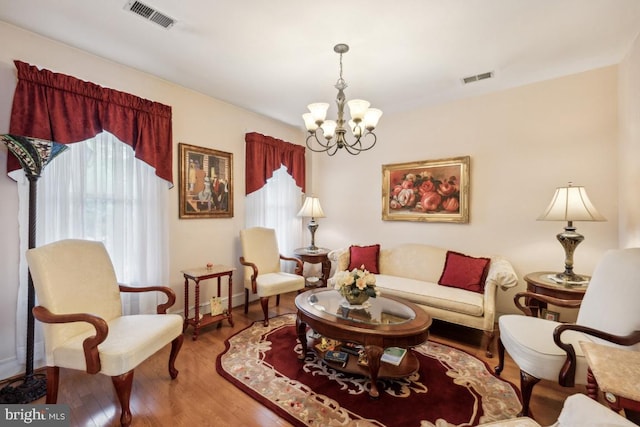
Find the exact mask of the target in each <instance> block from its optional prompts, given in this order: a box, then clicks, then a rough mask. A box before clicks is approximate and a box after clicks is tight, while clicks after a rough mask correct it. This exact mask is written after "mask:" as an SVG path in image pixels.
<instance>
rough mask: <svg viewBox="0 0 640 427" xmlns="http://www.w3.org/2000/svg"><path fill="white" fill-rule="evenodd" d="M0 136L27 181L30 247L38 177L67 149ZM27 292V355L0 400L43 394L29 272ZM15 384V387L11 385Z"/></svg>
mask: <svg viewBox="0 0 640 427" xmlns="http://www.w3.org/2000/svg"><path fill="white" fill-rule="evenodd" d="M0 139H2V142H4V143H5V144H6V145H7V148H8V149H9V151H10V152H11V153H12V154H13V155H14V156H16V158H17V159H18V161H19V162H20V166H22V169H23V170H24V174H25V176H26V177H27V179H28V180H29V249H31V248H34V247H35V246H36V218H37V215H36V206H37V194H38V193H37V188H38V178H40V174H41V173H42V170H43V169H44V167H45V166H46V165H47V164H48V163H49V162H50V161H51V160H53V158H54V157H56V156H57V155H58V154H60V153H62V152H63V151H64V150H66V149H67V147H66V146H64V145H62V144H58V143H57V142H52V141H46V140H43V139H37V138H28V137H24V136H16V135H9V134H5V135H0ZM27 292H28V294H27V355H26V369H25V375H24V378H23V379H22V380H21V381H22V383H21V384H19V385H15V384H16V383H17V382H18V381H15V382H12V383H11V384H9V385H7V386H5V387H4V388H2V389H1V390H0V403H18V404H19V403H29V402H33V401H34V400H36V399H39V398H40V397H42V396H44V395H45V394H46V392H47V383H46V378H45V377H44V375H35V374H34V372H33V353H34V351H33V350H34V349H33V347H34V338H35V337H34V335H35V333H34V332H35V320H34V318H33V313H32V312H31V310H32V309H33V307H34V305H35V299H36V298H35V290H34V289H33V281H32V279H31V273H29V279H28V291H27ZM14 385H15V386H14Z"/></svg>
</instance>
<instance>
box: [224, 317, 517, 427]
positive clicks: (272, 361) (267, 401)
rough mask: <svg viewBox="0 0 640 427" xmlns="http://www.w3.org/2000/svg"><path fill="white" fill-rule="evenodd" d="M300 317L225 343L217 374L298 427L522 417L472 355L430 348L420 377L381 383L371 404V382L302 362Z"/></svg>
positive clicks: (445, 425) (439, 424) (437, 424)
mask: <svg viewBox="0 0 640 427" xmlns="http://www.w3.org/2000/svg"><path fill="white" fill-rule="evenodd" d="M296 338H297V337H296V332H295V315H293V314H287V315H283V316H278V317H275V318H272V319H270V321H269V327H267V328H265V327H263V326H262V322H256V323H255V324H253V325H252V326H250V327H248V328H246V329H244V330H242V331H240V332H239V333H237V334H236V335H234V336H232V337H231V338H229V339H228V340H227V342H226V346H227V348H226V350H225V351H224V352H223V353H222V354H220V356H218V359H217V363H216V366H217V370H218V373H219V374H220V375H222V376H223V377H224V378H226V379H227V380H229V381H231V382H232V383H233V384H234V385H235V386H236V387H238V388H240V389H241V390H242V391H244V392H245V393H247V394H248V395H250V396H251V397H253V398H254V399H256V400H257V401H259V402H260V403H262V404H263V405H265V406H266V407H268V408H270V409H271V410H273V411H274V412H276V413H277V414H279V415H280V416H282V417H283V418H285V419H286V420H287V421H289V422H291V423H292V424H294V425H296V426H386V427H391V426H403V427H404V426H416V427H429V426H433V427H450V426H472V425H477V424H480V423H484V422H489V421H495V420H501V419H507V418H512V417H515V416H516V414H517V413H518V412H520V410H521V408H522V405H521V403H520V398H519V394H518V392H517V390H516V388H515V387H514V386H513V385H512V384H511V383H509V382H506V381H504V380H502V379H500V378H497V377H496V376H494V375H493V374H492V373H491V372H490V371H489V370H488V368H487V365H486V364H485V363H484V362H483V361H481V360H479V359H477V358H475V357H473V356H471V355H470V354H468V353H466V352H464V351H462V350H458V349H455V348H453V347H449V346H447V345H444V344H438V343H436V342H433V341H428V342H426V343H424V344H422V345H420V346H418V347H415V348H414V349H413V351H414V352H415V354H416V356H417V357H418V359H419V360H420V369H419V371H418V372H416V373H415V374H413V375H412V376H411V377H408V378H406V379H403V380H379V381H380V382H379V385H383V387H384V393H381V395H380V398H379V399H377V400H372V399H370V398H369V396H368V392H367V390H368V387H369V379H368V378H365V377H361V376H357V375H348V374H343V373H340V372H337V371H335V370H334V369H332V368H330V367H327V366H326V365H325V364H324V363H323V362H322V361H319V360H317V359H316V358H315V357H313V356H311V355H309V356H307V358H306V360H305V361H304V362H301V361H299V360H298V354H300V352H301V349H302V347H301V346H300V344H299V342H298V341H297V339H296Z"/></svg>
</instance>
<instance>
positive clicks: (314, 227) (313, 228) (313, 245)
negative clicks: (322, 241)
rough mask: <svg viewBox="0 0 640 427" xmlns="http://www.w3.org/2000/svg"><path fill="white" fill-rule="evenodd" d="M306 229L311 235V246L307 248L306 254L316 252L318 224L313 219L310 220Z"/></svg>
mask: <svg viewBox="0 0 640 427" xmlns="http://www.w3.org/2000/svg"><path fill="white" fill-rule="evenodd" d="M307 228H308V229H309V232H310V233H311V245H310V246H308V247H307V252H318V247H317V246H316V230H317V229H318V223H317V222H316V220H315V218H313V217H312V218H311V221H309V224H308V225H307Z"/></svg>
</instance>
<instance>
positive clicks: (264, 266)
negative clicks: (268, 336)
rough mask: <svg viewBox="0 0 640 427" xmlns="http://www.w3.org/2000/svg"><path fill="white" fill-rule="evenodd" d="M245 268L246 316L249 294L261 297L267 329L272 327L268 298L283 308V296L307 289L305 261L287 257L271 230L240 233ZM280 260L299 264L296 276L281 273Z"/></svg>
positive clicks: (256, 229) (248, 230) (243, 231)
mask: <svg viewBox="0 0 640 427" xmlns="http://www.w3.org/2000/svg"><path fill="white" fill-rule="evenodd" d="M240 243H241V246H242V256H241V257H240V264H242V265H244V266H245V268H244V288H245V289H244V312H245V313H247V311H248V308H249V291H251V293H253V294H258V297H260V304H261V305H262V312H263V313H264V326H268V325H269V314H268V312H269V297H270V296H273V295H276V305H279V304H280V294H283V293H286V292H291V291H298V290H300V289H303V288H304V277H303V276H302V261H300V260H299V259H298V258H290V257H285V256H283V255H281V254H280V252H279V250H278V241H277V239H276V232H275V230H273V229H270V228H262V227H254V228H247V229H245V230H240ZM280 260H285V261H293V262H295V263H296V269H295V272H296V274H291V273H287V272H284V271H281V269H280Z"/></svg>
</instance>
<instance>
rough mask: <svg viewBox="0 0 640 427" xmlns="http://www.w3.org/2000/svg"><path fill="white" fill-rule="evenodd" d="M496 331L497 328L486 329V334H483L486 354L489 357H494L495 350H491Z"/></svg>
mask: <svg viewBox="0 0 640 427" xmlns="http://www.w3.org/2000/svg"><path fill="white" fill-rule="evenodd" d="M495 336H496V333H495V330H494V331H484V335H483V339H484V341H485V344H486V347H485V350H486V353H485V354H486V356H487V357H488V358H492V357H493V352H492V351H491V347H492V346H493V339H494V338H495Z"/></svg>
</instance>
